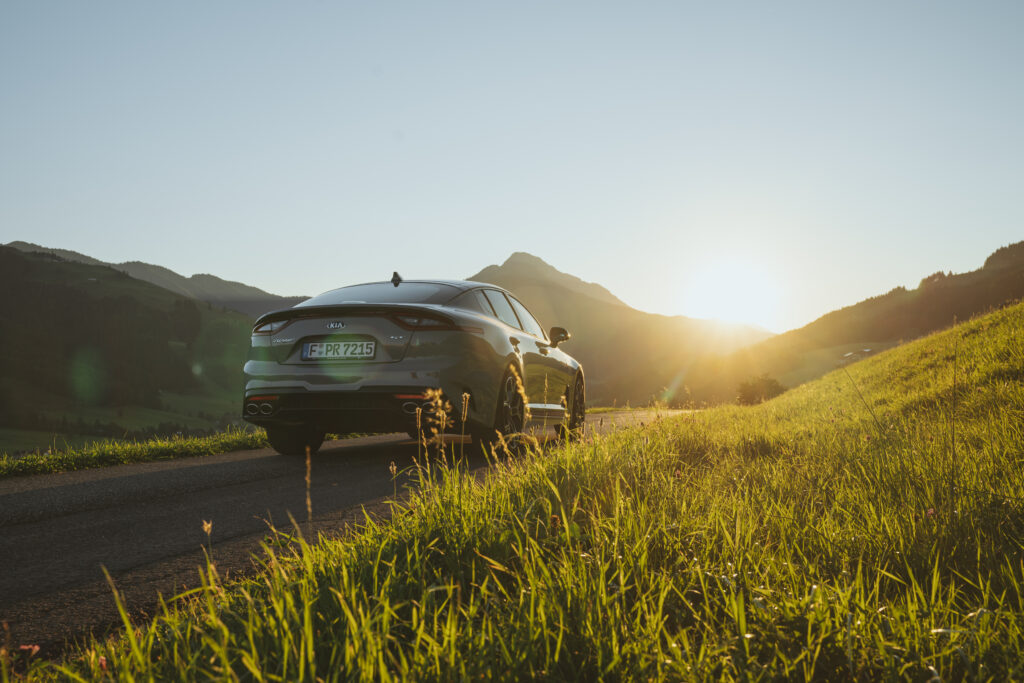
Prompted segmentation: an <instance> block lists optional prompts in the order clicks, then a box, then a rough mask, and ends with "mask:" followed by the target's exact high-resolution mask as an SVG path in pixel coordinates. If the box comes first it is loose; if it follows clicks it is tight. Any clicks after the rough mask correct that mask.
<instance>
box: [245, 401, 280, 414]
mask: <svg viewBox="0 0 1024 683" xmlns="http://www.w3.org/2000/svg"><path fill="white" fill-rule="evenodd" d="M272 412H274V406H272V405H270V404H269V403H249V404H248V405H246V406H245V414H246V415H270V414H271V413H272Z"/></svg>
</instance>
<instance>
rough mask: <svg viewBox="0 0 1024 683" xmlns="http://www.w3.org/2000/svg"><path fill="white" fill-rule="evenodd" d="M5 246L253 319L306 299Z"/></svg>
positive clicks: (203, 276)
mask: <svg viewBox="0 0 1024 683" xmlns="http://www.w3.org/2000/svg"><path fill="white" fill-rule="evenodd" d="M5 246H7V247H10V248H12V249H17V250H18V251H23V252H29V253H37V254H50V255H53V256H57V257H58V258H61V259H63V260H65V261H71V262H75V263H84V264H86V265H92V266H109V267H111V268H114V269H115V270H119V271H121V272H122V273H125V274H127V275H130V276H131V277H134V278H135V279H137V280H143V281H144V282H149V283H151V284H154V285H157V286H159V287H163V288H164V289H167V290H169V291H171V292H174V293H175V294H180V295H181V296H187V297H190V298H192V299H197V300H199V301H204V302H207V303H211V304H214V305H217V306H222V307H224V308H228V309H231V310H234V311H238V312H240V313H245V314H246V315H250V316H252V317H257V316H259V315H261V314H263V313H266V312H267V311H270V310H274V309H276V308H289V307H291V306H294V305H295V304H297V303H299V302H300V301H304V300H305V299H307V298H308V297H301V296H300V297H296V296H280V295H277V294H271V293H269V292H265V291H263V290H262V289H259V288H258V287H253V286H252V285H247V284H245V283H243V282H236V281H233V280H224V279H223V278H219V277H217V276H216V275H211V274H209V273H196V274H194V275H191V276H189V277H185V276H184V275H181V274H180V273H177V272H175V271H173V270H171V269H170V268H166V267H164V266H160V265H156V264H152V263H145V262H143V261H125V262H124V263H108V262H106V261H101V260H99V259H96V258H93V257H92V256H87V255H86V254H80V253H79V252H77V251H71V250H70V249H59V248H54V247H44V246H41V245H38V244H33V243H31V242H24V241H20V240H16V241H13V242H9V243H7V244H6V245H5Z"/></svg>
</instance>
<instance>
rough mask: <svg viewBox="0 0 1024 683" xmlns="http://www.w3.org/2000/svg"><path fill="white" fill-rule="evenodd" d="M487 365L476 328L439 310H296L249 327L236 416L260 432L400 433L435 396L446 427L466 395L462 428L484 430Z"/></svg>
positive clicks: (490, 370)
mask: <svg viewBox="0 0 1024 683" xmlns="http://www.w3.org/2000/svg"><path fill="white" fill-rule="evenodd" d="M454 293H455V294H458V290H455V291H454ZM448 298H451V297H450V296H449V297H448ZM313 301H315V300H313ZM474 323H475V324H474ZM494 355H495V353H494V350H493V348H492V347H491V345H490V344H489V343H488V341H487V339H486V335H485V334H484V329H483V326H482V325H481V324H480V320H479V319H476V320H474V317H473V316H472V315H471V314H466V313H463V312H460V311H458V310H455V309H448V308H445V307H444V306H443V305H439V304H435V303H423V304H406V303H369V302H367V303H346V304H338V305H308V306H298V307H295V308H291V309H287V310H284V311H277V312H274V313H270V314H267V315H264V316H263V317H261V318H260V319H259V320H258V321H257V322H256V325H255V327H254V328H253V334H252V344H251V347H250V351H249V358H248V360H247V362H246V364H245V368H244V370H245V378H246V386H245V401H244V404H243V414H244V417H245V419H246V420H247V421H249V422H251V423H253V424H257V425H260V426H263V427H267V428H268V429H273V428H275V427H277V428H286V429H287V428H295V427H309V428H313V429H314V430H319V431H320V432H335V433H352V432H365V433H369V432H396V431H400V432H407V431H412V430H413V429H415V427H416V409H417V408H421V409H422V410H424V411H426V412H428V413H429V412H432V411H433V410H434V407H435V403H434V402H432V401H431V400H430V398H429V397H428V390H432V389H437V390H441V391H442V392H443V394H444V398H445V399H447V400H448V401H450V403H451V405H452V413H451V414H452V415H453V416H454V417H455V418H456V420H457V419H458V418H459V417H461V416H460V415H459V412H460V409H461V395H462V394H463V393H467V394H469V395H470V396H471V397H472V398H471V400H470V416H469V418H470V420H478V421H480V422H482V423H486V422H487V420H488V412H489V411H490V414H491V415H493V412H492V411H493V405H494V403H493V401H494V400H495V399H494V398H493V397H488V396H486V394H488V393H489V391H488V386H495V387H496V386H497V383H498V382H497V378H495V377H494V375H495V373H496V372H498V370H497V367H498V365H497V364H496V362H495V360H494Z"/></svg>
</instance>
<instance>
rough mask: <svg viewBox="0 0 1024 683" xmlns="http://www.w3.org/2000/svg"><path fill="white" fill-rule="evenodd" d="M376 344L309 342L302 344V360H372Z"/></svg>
mask: <svg viewBox="0 0 1024 683" xmlns="http://www.w3.org/2000/svg"><path fill="white" fill-rule="evenodd" d="M376 350H377V343H376V342H372V341H354V342H311V343H309V344H303V346H302V359H303V360H339V359H340V360H346V359H352V358H373V355H374V352H375V351H376Z"/></svg>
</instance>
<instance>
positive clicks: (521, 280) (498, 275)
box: [468, 252, 770, 405]
mask: <svg viewBox="0 0 1024 683" xmlns="http://www.w3.org/2000/svg"><path fill="white" fill-rule="evenodd" d="M468 279H469V280H475V281H478V282H487V283H490V284H495V285H498V286H500V287H504V288H506V289H508V290H509V291H511V292H513V293H515V295H516V296H517V297H519V298H520V299H522V301H523V303H524V304H526V306H527V308H529V309H530V311H531V312H532V313H533V314H534V315H535V316H537V318H538V319H539V320H540V321H541V323H542V324H543V325H545V326H546V327H548V328H550V327H552V326H554V325H559V326H561V327H565V328H566V329H568V330H569V331H570V332H571V333H572V335H573V338H572V339H571V340H570V341H568V342H566V343H565V349H566V352H567V353H569V354H571V355H572V356H573V357H575V358H576V359H578V360H579V361H580V362H581V363H582V364H583V369H584V372H585V373H586V375H587V398H588V401H589V402H590V403H591V404H592V405H600V404H610V403H611V402H612V401H617V402H618V403H619V404H623V403H626V402H627V401H628V402H631V403H633V404H634V405H636V404H646V403H647V402H649V401H650V400H651V399H652V398H661V397H662V396H663V395H664V394H665V391H666V389H668V388H671V387H673V386H677V385H678V382H677V380H676V377H675V374H676V371H677V368H678V367H680V366H684V365H685V364H686V363H687V362H689V361H690V360H691V359H693V358H695V357H697V356H700V355H705V354H709V353H711V352H714V351H729V350H732V349H738V348H741V347H743V346H746V345H748V344H751V343H754V342H756V341H759V340H761V339H764V338H766V337H768V336H770V333H768V332H765V331H764V330H761V329H758V328H753V327H747V326H743V325H730V324H725V323H718V322H714V321H708V320H697V319H694V318H685V317H683V316H674V317H670V316H663V315H655V314H652V313H644V312H642V311H638V310H636V309H633V308H630V307H629V306H627V305H625V304H624V303H622V302H621V301H620V300H619V299H617V298H616V297H615V296H613V295H612V294H611V293H610V292H608V290H606V289H605V288H604V287H601V286H600V285H596V284H592V283H587V282H583V281H582V280H580V279H579V278H577V277H574V276H572V275H568V274H566V273H562V272H560V271H559V270H557V269H555V268H553V267H552V266H550V265H548V264H547V263H545V262H544V261H543V260H541V259H539V258H537V257H536V256H532V255H530V254H524V253H522V252H517V253H515V254H512V256H510V257H509V258H508V260H506V261H505V263H503V264H502V265H500V266H496V265H492V266H488V267H487V268H484V269H483V270H482V271H480V272H479V273H477V274H475V275H473V276H471V277H469V278H468Z"/></svg>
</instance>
